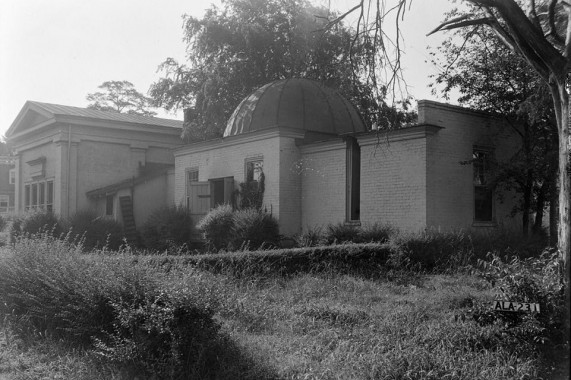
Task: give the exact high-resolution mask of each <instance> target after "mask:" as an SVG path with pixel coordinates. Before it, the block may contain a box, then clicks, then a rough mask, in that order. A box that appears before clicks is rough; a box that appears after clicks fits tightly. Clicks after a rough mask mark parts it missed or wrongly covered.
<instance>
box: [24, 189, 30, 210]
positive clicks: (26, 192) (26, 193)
mask: <svg viewBox="0 0 571 380" xmlns="http://www.w3.org/2000/svg"><path fill="white" fill-rule="evenodd" d="M24 206H25V208H26V210H27V209H28V208H29V207H30V185H26V186H25V187H24Z"/></svg>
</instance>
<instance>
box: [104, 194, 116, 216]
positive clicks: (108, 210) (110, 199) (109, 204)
mask: <svg viewBox="0 0 571 380" xmlns="http://www.w3.org/2000/svg"><path fill="white" fill-rule="evenodd" d="M114 200H115V194H111V195H107V196H106V197H105V215H108V216H113V203H114Z"/></svg>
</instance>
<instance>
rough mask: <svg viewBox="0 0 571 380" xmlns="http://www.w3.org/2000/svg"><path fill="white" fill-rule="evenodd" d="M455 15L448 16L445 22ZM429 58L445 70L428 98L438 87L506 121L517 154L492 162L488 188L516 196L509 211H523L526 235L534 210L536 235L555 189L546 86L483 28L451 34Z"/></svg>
mask: <svg viewBox="0 0 571 380" xmlns="http://www.w3.org/2000/svg"><path fill="white" fill-rule="evenodd" d="M458 16H460V14H459V13H457V12H453V13H452V14H450V15H449V16H448V17H449V18H453V17H458ZM431 54H432V55H433V56H434V59H433V62H434V63H435V64H437V65H439V66H442V67H446V69H445V70H443V71H441V72H440V74H438V75H436V76H434V84H433V90H432V92H433V93H434V94H436V92H437V89H438V88H441V93H442V95H443V96H444V97H445V98H448V97H449V96H450V94H451V93H452V92H453V91H454V90H458V91H459V92H460V94H461V96H460V97H459V98H458V101H459V102H460V103H461V104H464V105H467V106H470V107H472V108H475V109H478V110H482V111H487V112H492V113H495V114H498V115H503V116H508V117H509V118H511V121H510V120H508V122H509V123H510V124H511V128H512V129H513V130H514V131H515V132H516V134H517V135H519V137H520V138H521V142H520V144H519V149H518V150H517V152H516V153H515V154H514V155H513V156H512V157H511V158H510V159H509V160H507V161H505V162H498V163H497V165H496V166H495V171H494V178H493V179H492V181H491V184H490V185H491V186H495V187H498V188H501V189H502V190H504V192H505V191H510V190H515V191H516V192H518V193H519V194H521V195H522V197H520V198H519V203H518V204H517V206H516V207H515V208H514V210H513V212H514V214H515V213H516V212H518V211H523V213H522V217H523V223H522V224H523V229H524V232H527V230H528V226H529V217H528V216H529V213H530V212H531V211H532V210H534V211H535V212H536V223H535V225H534V231H535V232H539V231H540V229H541V225H542V218H543V209H544V207H545V203H546V201H547V200H548V199H549V198H550V197H551V196H555V194H556V190H557V189H556V188H555V178H556V175H557V168H558V157H557V146H558V139H557V123H556V117H555V111H554V105H553V99H552V98H551V93H550V90H549V88H548V86H547V83H546V82H545V81H544V80H543V79H542V78H541V77H540V76H539V74H538V73H537V72H536V71H535V70H534V69H533V68H532V67H531V66H530V65H529V63H528V62H527V61H526V60H525V59H524V58H523V57H521V56H520V55H518V54H516V53H514V52H512V51H511V50H509V49H508V48H507V47H505V46H503V45H502V44H498V43H497V41H496V39H495V36H494V33H493V32H492V31H491V30H489V29H487V28H486V27H484V26H479V27H474V28H472V29H466V30H464V29H462V30H460V31H457V32H455V33H454V35H453V36H452V37H450V38H448V39H447V40H445V41H444V42H443V44H442V45H441V46H440V47H438V48H437V51H436V52H432V53H431ZM552 212H555V210H552ZM552 220H553V221H554V218H553V219H552Z"/></svg>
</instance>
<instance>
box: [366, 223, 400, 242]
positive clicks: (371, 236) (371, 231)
mask: <svg viewBox="0 0 571 380" xmlns="http://www.w3.org/2000/svg"><path fill="white" fill-rule="evenodd" d="M395 233H396V230H395V229H394V228H393V227H392V226H391V225H389V224H381V223H373V224H366V225H365V226H363V227H361V229H360V231H359V235H358V240H359V242H360V243H371V242H375V243H385V242H387V241H389V238H390V237H391V236H392V235H394V234H395Z"/></svg>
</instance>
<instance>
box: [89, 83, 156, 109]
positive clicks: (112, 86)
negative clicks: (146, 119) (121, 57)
mask: <svg viewBox="0 0 571 380" xmlns="http://www.w3.org/2000/svg"><path fill="white" fill-rule="evenodd" d="M98 88H100V89H101V90H103V92H101V91H98V92H93V93H90V94H88V95H87V98H86V99H87V100H88V101H89V102H90V103H89V105H88V106H87V108H91V109H95V110H99V111H112V112H123V113H128V114H132V115H141V116H155V115H156V112H153V111H151V110H150V107H151V99H150V98H148V97H146V96H145V95H143V94H142V93H140V92H139V91H137V90H136V89H135V86H134V85H133V83H131V82H129V81H126V80H123V81H106V82H103V83H102V84H101V85H100V86H99V87H98Z"/></svg>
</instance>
